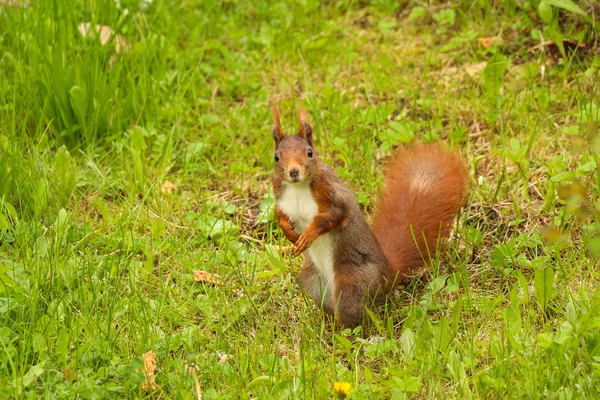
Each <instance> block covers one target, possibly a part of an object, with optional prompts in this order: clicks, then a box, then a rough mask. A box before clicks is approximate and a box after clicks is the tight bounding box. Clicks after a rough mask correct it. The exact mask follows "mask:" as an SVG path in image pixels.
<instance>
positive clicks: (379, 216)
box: [373, 144, 467, 282]
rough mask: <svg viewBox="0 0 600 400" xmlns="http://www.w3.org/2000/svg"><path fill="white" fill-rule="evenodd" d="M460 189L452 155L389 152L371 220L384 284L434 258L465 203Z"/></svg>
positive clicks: (462, 182)
mask: <svg viewBox="0 0 600 400" xmlns="http://www.w3.org/2000/svg"><path fill="white" fill-rule="evenodd" d="M466 185H467V173H466V170H465V167H464V165H463V163H462V162H461V160H460V158H459V156H458V154H457V153H454V152H450V151H446V150H442V149H441V148H440V147H438V146H437V145H425V144H415V145H412V146H407V147H402V148H399V149H397V150H396V151H395V153H394V156H393V157H392V160H391V161H390V162H389V164H388V165H387V167H386V172H385V181H384V187H383V190H382V192H381V196H380V200H379V204H378V205H377V208H376V214H375V218H374V221H373V232H374V233H375V236H376V237H377V240H378V242H379V244H380V246H381V249H382V250H383V253H384V254H385V255H386V257H387V259H388V262H389V264H390V267H391V270H390V271H389V274H388V278H389V280H390V281H392V282H401V281H402V280H404V279H405V278H406V276H407V275H408V274H410V273H411V272H414V271H416V270H418V269H419V268H421V267H422V266H423V265H424V264H425V263H426V262H428V261H429V260H430V257H433V256H434V254H435V251H436V249H437V246H438V242H439V241H441V240H444V239H445V238H446V237H447V236H448V232H449V230H450V225H451V224H452V220H453V219H454V216H455V214H456V213H457V211H458V210H459V208H460V207H461V206H462V205H463V203H464V201H465V194H466ZM411 227H412V229H411Z"/></svg>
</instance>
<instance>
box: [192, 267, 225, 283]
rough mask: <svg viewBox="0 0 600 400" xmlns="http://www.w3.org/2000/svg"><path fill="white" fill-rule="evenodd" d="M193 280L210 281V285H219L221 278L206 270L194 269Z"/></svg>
mask: <svg viewBox="0 0 600 400" xmlns="http://www.w3.org/2000/svg"><path fill="white" fill-rule="evenodd" d="M194 280H195V281H196V282H203V283H210V284H212V285H217V286H221V285H222V283H221V279H220V278H219V276H218V275H213V274H211V273H209V272H206V271H198V270H195V271H194Z"/></svg>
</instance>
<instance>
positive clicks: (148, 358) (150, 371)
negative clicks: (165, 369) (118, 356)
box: [142, 350, 156, 390]
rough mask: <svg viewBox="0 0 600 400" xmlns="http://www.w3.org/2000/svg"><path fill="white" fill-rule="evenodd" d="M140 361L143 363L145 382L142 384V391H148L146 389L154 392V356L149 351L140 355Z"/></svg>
mask: <svg viewBox="0 0 600 400" xmlns="http://www.w3.org/2000/svg"><path fill="white" fill-rule="evenodd" d="M142 361H143V362H144V376H145V377H146V380H145V381H144V382H142V389H144V390H148V388H151V389H152V390H156V383H154V380H155V379H156V376H155V375H154V371H156V354H154V353H153V352H152V350H150V351H149V352H147V353H144V354H143V355H142Z"/></svg>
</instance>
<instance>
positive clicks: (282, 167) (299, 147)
mask: <svg viewBox="0 0 600 400" xmlns="http://www.w3.org/2000/svg"><path fill="white" fill-rule="evenodd" d="M273 119H274V120H275V126H274V127H273V140H275V155H274V158H275V173H276V174H277V175H278V176H279V177H280V178H281V179H283V180H284V181H285V182H289V183H300V182H310V181H311V180H312V178H313V177H314V175H315V173H316V171H317V168H318V160H317V154H316V152H315V150H314V149H313V141H312V131H313V130H312V127H311V126H310V125H309V124H308V122H307V121H306V119H305V118H304V116H302V115H299V116H298V120H299V124H300V129H299V131H298V133H297V134H296V135H289V136H286V135H284V134H283V131H282V129H281V121H280V119H279V110H278V109H277V106H275V105H273Z"/></svg>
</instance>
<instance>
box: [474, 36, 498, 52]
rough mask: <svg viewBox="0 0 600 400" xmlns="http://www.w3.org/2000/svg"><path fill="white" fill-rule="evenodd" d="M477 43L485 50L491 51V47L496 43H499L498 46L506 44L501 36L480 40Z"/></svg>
mask: <svg viewBox="0 0 600 400" xmlns="http://www.w3.org/2000/svg"><path fill="white" fill-rule="evenodd" d="M477 41H478V42H479V45H480V46H481V47H483V48H484V49H489V48H490V47H492V46H493V45H494V43H495V42H498V44H502V43H504V41H503V40H502V38H501V37H500V36H492V37H485V38H479V39H477Z"/></svg>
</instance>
